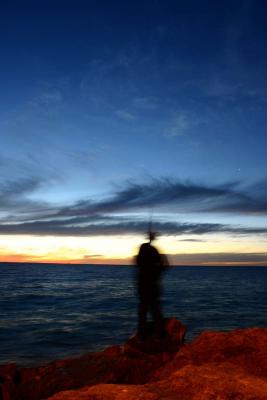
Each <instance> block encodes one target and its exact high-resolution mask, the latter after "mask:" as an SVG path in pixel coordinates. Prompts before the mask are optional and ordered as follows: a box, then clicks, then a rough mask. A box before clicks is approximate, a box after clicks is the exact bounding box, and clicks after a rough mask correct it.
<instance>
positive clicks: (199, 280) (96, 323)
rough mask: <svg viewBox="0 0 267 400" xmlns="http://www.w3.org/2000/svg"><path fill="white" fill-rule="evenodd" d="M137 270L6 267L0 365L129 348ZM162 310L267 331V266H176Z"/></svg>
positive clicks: (191, 324)
mask: <svg viewBox="0 0 267 400" xmlns="http://www.w3.org/2000/svg"><path fill="white" fill-rule="evenodd" d="M134 278H135V268H134V267H130V266H92V265H57V264H15V263H12V264H8V263H3V264H0V364H3V363H7V362H16V363H18V364H19V365H21V366H33V365H39V364H42V363H46V362H49V361H52V360H55V359H59V358H64V357H70V356H78V355H80V354H84V353H85V352H88V351H96V350H101V349H103V348H105V347H106V346H108V345H111V344H119V343H123V342H124V341H125V340H127V339H128V338H129V337H130V336H131V335H132V334H133V333H134V332H135V330H136V319H137V315H136V308H137V299H136V293H135V285H134V281H135V279H134ZM162 287H163V295H162V308H163V312H164V315H165V316H174V317H176V318H178V319H179V320H181V321H182V322H183V324H185V325H186V326H187V335H186V338H187V340H189V341H190V340H192V339H193V338H194V337H196V336H197V335H199V334H200V333H201V332H202V331H203V330H220V331H227V330H230V329H234V328H244V327H250V326H261V327H267V268H266V267H255V266H250V267H199V266H195V267H191V266H190V267H188V266H185V267H171V268H169V269H168V270H167V271H166V272H165V274H164V277H163V279H162Z"/></svg>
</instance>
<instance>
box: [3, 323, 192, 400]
mask: <svg viewBox="0 0 267 400" xmlns="http://www.w3.org/2000/svg"><path fill="white" fill-rule="evenodd" d="M166 326H167V328H168V329H167V336H166V339H165V340H164V344H162V343H161V342H160V341H159V340H158V339H157V338H154V347H152V348H151V349H150V350H151V351H150V352H146V351H145V348H146V347H148V344H146V345H145V344H144V348H143V349H141V348H140V346H139V345H140V341H138V340H137V341H136V339H135V338H132V339H131V340H130V341H129V342H127V344H126V345H125V346H111V347H109V348H107V349H106V350H104V351H102V352H98V353H88V354H86V355H85V356H83V357H79V358H73V359H66V360H60V361H55V362H53V363H50V364H47V365H45V366H42V367H38V368H16V366H15V365H13V366H12V368H13V369H12V371H9V372H8V371H7V370H6V368H7V367H2V368H0V376H2V379H3V384H2V386H3V388H4V390H5V392H4V391H3V393H4V394H3V396H2V397H3V398H4V400H15V399H19V400H40V399H44V398H47V397H49V396H51V395H53V394H54V393H57V392H60V391H64V390H68V389H76V388H80V387H83V386H86V385H90V386H91V385H95V384H97V383H132V384H144V383H146V382H148V381H149V379H150V377H151V375H152V373H153V372H154V371H155V370H156V369H158V368H159V367H161V366H162V365H163V364H164V363H165V362H166V361H168V360H169V359H170V358H171V356H172V355H174V354H175V352H176V351H177V349H178V348H179V346H180V341H179V343H177V340H178V338H179V337H180V336H181V335H183V336H184V333H185V328H184V327H183V326H182V324H181V323H180V322H179V321H176V320H175V319H167V320H166ZM180 329H181V330H182V333H181V332H180V331H179V330H180ZM179 332H180V333H179ZM179 335H180V336H179ZM148 341H149V343H150V342H151V338H149V339H148ZM156 344H157V346H158V347H157V346H156ZM164 346H165V347H166V350H167V352H166V351H165V347H164ZM152 350H153V351H152ZM163 350H164V352H163ZM14 370H15V371H16V374H17V375H18V376H19V377H20V380H19V381H14V379H13V377H12V376H13V375H12V374H14ZM4 373H5V375H4ZM8 396H9V397H10V396H11V398H9V397H8Z"/></svg>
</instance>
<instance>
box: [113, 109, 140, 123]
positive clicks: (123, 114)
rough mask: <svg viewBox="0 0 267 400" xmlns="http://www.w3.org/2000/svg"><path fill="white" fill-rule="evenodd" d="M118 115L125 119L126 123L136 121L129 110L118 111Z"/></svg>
mask: <svg viewBox="0 0 267 400" xmlns="http://www.w3.org/2000/svg"><path fill="white" fill-rule="evenodd" d="M116 115H117V117H119V118H121V119H124V120H126V121H134V120H136V116H135V115H134V114H133V113H132V112H130V111H127V110H117V111H116Z"/></svg>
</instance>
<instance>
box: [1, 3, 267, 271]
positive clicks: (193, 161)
mask: <svg viewBox="0 0 267 400" xmlns="http://www.w3.org/2000/svg"><path fill="white" fill-rule="evenodd" d="M266 17H267V3H266V2H264V1H255V0H254V1H247V0H246V1H240V0H238V1H235V2H230V1H223V2H219V1H218V2H216V1H192V0H191V1H190V0H189V1H188V0H187V1H168V0H167V1H135V2H129V3H128V2H125V1H112V2H111V1H101V0H100V1H77V2H75V3H74V2H68V1H64V2H61V1H54V2H51V1H46V2H30V1H26V2H23V4H22V3H21V2H14V1H13V2H11V3H7V2H6V4H3V5H2V6H1V24H0V35H1V38H2V39H1V42H0V52H1V66H0V72H1V73H0V87H1V91H0V137H1V147H0V171H1V174H0V183H1V187H0V218H1V220H0V234H1V237H0V255H1V254H2V259H5V260H6V259H9V258H8V257H11V258H12V259H16V257H15V255H17V258H18V259H19V257H20V256H21V259H23V257H24V256H25V257H26V255H27V254H28V253H27V252H28V250H29V248H30V247H31V246H30V245H28V247H25V248H23V249H20V252H18V251H17V249H16V248H14V247H13V248H12V245H11V241H12V237H13V236H14V235H16V237H17V238H18V237H19V238H20V236H19V235H22V236H23V238H21V240H22V239H23V240H25V237H27V238H28V240H29V243H30V241H31V240H33V239H32V238H33V237H35V239H36V237H43V236H51V237H55V238H56V237H57V238H58V239H55V240H61V239H60V237H61V236H62V235H64V236H68V237H73V236H75V237H76V236H78V237H80V238H83V237H87V236H89V237H91V238H92V237H95V238H96V237H97V236H98V235H100V233H101V235H103V236H105V237H110V236H112V237H118V240H119V238H121V236H125V235H126V236H127V235H128V236H127V237H128V239H127V240H128V241H129V243H130V242H131V240H132V243H133V245H132V246H133V247H131V246H129V252H131V249H132V248H133V249H135V247H134V246H136V243H138V240H139V241H140V240H142V235H143V233H144V231H145V229H146V228H145V227H146V224H147V220H148V215H149V214H150V213H151V212H152V213H153V219H154V225H155V227H156V228H157V229H158V231H159V232H161V234H162V243H161V245H162V247H163V250H164V251H165V250H166V242H164V240H169V241H177V240H178V241H179V240H180V239H181V240H186V241H187V245H188V243H190V242H189V240H191V247H190V248H189V247H188V248H186V252H189V253H190V254H191V253H194V254H195V253H196V254H198V252H199V251H202V250H201V249H200V248H194V244H195V243H196V242H195V241H196V240H201V241H200V242H199V243H202V248H204V247H205V246H204V245H203V243H204V242H205V243H206V249H205V248H204V250H203V251H204V253H205V254H206V252H207V250H209V252H210V251H211V250H210V249H214V251H213V253H214V260H218V257H220V256H221V254H222V253H225V254H232V256H233V259H234V258H235V259H236V257H237V254H238V255H240V257H241V256H242V257H241V258H242V260H243V259H244V254H247V259H248V260H250V262H251V257H252V259H253V254H254V255H255V258H254V259H255V262H257V260H259V262H266V264H267V257H266V253H265V249H266V236H267V233H266V230H265V226H266V220H267V219H266V212H267V180H266V148H267V135H266V126H267V113H266V105H267V73H266V71H267V56H266V42H267V28H266ZM70 218H73V220H72V221H70ZM81 218H82V220H81ZM163 224H165V225H163ZM166 224H169V225H166ZM171 224H172V225H171ZM215 234H217V235H219V236H218V237H219V239H220V241H221V243H224V247H221V248H220V249H219V250H218V248H217V247H216V246H215V245H214V235H215ZM198 235H202V239H198ZM203 235H204V236H203ZM209 235H213V238H212V239H210V236H209ZM220 235H224V236H223V237H221V236H220ZM236 235H239V236H240V239H238V241H239V240H240V241H241V243H242V245H240V243H239V244H238V246H237V247H236V248H232V247H231V246H230V247H231V249H230V247H229V241H231V242H233V241H235V238H236ZM203 237H204V239H203ZM168 238H169V239H168ZM179 238H180V239H179ZM233 238H234V239H233ZM192 239H193V241H192ZM219 239H218V240H219ZM1 240H3V241H4V242H3V243H2V246H1ZM23 240H22V242H23ZM75 240H78V239H77V238H76V239H75ZM218 240H217V241H218ZM9 241H10V242H9ZM8 243H10V245H8ZM184 243H185V242H184ZM248 243H254V244H253V246H248ZM36 246H37V247H38V246H39V247H40V246H41V247H42V241H41V239H40V242H39V245H38V244H36ZM60 246H61V245H60ZM77 246H78V244H77ZM188 246H189V245H188ZM78 247H79V246H78ZM89 247H90V245H89ZM167 247H168V246H167ZM1 249H2V250H1ZM229 249H230V250H229ZM35 250H36V248H35ZM39 250H40V248H39ZM1 251H2V253H1ZM55 251H56V250H55ZM65 251H66V249H65ZM68 251H69V250H68ZM132 251H134V250H132ZM84 252H85V253H87V252H86V250H84V248H83V250H81V252H80V255H79V256H77V257H78V259H81V260H83V257H85V259H86V260H87V258H86V257H87V256H88V254H85V253H84ZM167 252H168V249H167ZM171 252H172V254H173V255H175V257H176V258H175V260H176V261H175V262H179V254H180V257H181V259H182V253H183V248H176V247H175V246H173V248H172V250H171ZM26 253H27V254H26ZM48 253H49V251H48V252H47V253H45V254H46V255H43V256H42V257H47V259H48V258H49V257H50V258H51V257H52V259H53V257H54V258H56V257H55V253H53V254H54V255H53V254H52V253H49V254H50V255H49V254H48ZM93 253H94V252H93V250H92V255H93ZM215 253H216V254H217V255H216V257H215ZM42 254H43V253H42ZM51 254H52V255H51ZM68 254H69V253H68ZM218 254H219V255H218ZM259 254H260V256H259ZM14 257H15V258H14ZM32 257H34V252H33V253H32ZM36 257H37V256H36ZM68 257H71V258H72V256H68ZM75 257H76V256H75ZM75 257H74V258H75ZM125 257H126V256H125ZM125 257H124V258H125ZM188 257H189V256H188ZM194 257H197V256H194ZM227 257H228V258H227V260H228V261H229V259H230V256H227ZM257 257H258V258H257ZM109 258H110V259H113V260H115V261H116V260H117V259H119V258H120V256H119V254H118V255H117V256H116V257H115V256H114V255H112V256H110V257H109V254H108V253H105V254H104V253H103V254H102V256H101V255H99V257H95V258H94V257H92V259H93V260H96V261H98V260H104V259H105V260H106V259H109ZM122 258H123V257H122ZM241 258H240V259H241ZM75 259H76V258H75ZM207 259H209V260H210V256H209V257H208V258H207ZM221 259H222V262H223V257H221ZM177 260H178V261H177ZM194 262H195V258H194ZM211 262H212V261H211Z"/></svg>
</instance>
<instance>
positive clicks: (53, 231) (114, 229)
mask: <svg viewBox="0 0 267 400" xmlns="http://www.w3.org/2000/svg"><path fill="white" fill-rule="evenodd" d="M147 229H148V223H147V220H144V219H140V220H136V219H134V218H132V219H131V218H128V219H126V218H120V217H114V220H112V219H111V220H110V218H109V217H107V219H106V217H105V216H101V215H98V216H94V217H92V218H91V219H90V218H89V219H88V218H76V219H75V218H72V219H59V220H58V219H54V220H48V221H34V222H22V223H4V224H0V234H2V235H3V234H9V235H12V234H33V235H40V236H46V235H48V236H99V235H100V236H102V235H129V234H130V235H136V234H144V233H145V232H147ZM153 230H155V231H157V232H159V233H160V234H162V235H174V236H175V235H185V234H186V235H204V234H218V233H230V234H234V235H252V234H253V235H255V234H257V235H263V236H266V235H267V228H247V227H241V226H231V225H225V224H216V223H210V224H209V223H179V222H177V223H175V222H160V221H157V220H155V221H153Z"/></svg>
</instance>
